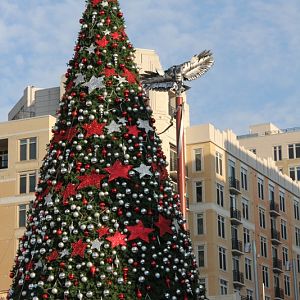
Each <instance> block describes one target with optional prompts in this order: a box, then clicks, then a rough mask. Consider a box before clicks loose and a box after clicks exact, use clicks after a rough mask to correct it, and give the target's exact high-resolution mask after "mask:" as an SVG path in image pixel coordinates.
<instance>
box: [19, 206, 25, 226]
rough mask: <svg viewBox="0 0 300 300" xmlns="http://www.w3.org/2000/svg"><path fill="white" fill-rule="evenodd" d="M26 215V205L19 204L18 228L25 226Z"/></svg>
mask: <svg viewBox="0 0 300 300" xmlns="http://www.w3.org/2000/svg"><path fill="white" fill-rule="evenodd" d="M26 214H27V205H26V204H20V205H19V227H25V226H26V219H27V218H26Z"/></svg>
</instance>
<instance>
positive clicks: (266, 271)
mask: <svg viewBox="0 0 300 300" xmlns="http://www.w3.org/2000/svg"><path fill="white" fill-rule="evenodd" d="M262 278H263V283H264V285H265V287H267V288H268V287H269V268H268V267H266V266H262Z"/></svg>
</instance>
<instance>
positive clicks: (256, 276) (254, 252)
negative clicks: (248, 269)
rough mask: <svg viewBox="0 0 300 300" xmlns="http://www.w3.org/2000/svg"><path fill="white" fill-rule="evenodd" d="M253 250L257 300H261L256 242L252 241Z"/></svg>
mask: <svg viewBox="0 0 300 300" xmlns="http://www.w3.org/2000/svg"><path fill="white" fill-rule="evenodd" d="M252 249H253V251H252V252H253V269H254V283H255V299H256V300H259V289H258V274H257V255H256V245H255V240H253V241H252ZM263 300H265V299H263Z"/></svg>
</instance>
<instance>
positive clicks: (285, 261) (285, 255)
mask: <svg viewBox="0 0 300 300" xmlns="http://www.w3.org/2000/svg"><path fill="white" fill-rule="evenodd" d="M282 262H283V265H284V266H288V264H289V249H288V248H286V247H282Z"/></svg>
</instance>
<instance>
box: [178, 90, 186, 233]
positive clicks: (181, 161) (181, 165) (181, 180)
mask: <svg viewBox="0 0 300 300" xmlns="http://www.w3.org/2000/svg"><path fill="white" fill-rule="evenodd" d="M176 110H177V112H176V140H177V186H178V194H179V197H180V205H181V212H182V215H183V218H184V219H185V220H187V214H186V199H185V157H184V155H185V143H184V126H183V97H182V96H181V95H180V94H179V95H176ZM184 227H185V228H186V223H185V224H184Z"/></svg>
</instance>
